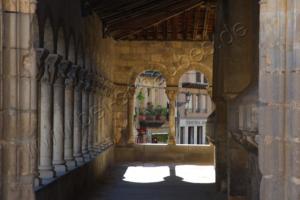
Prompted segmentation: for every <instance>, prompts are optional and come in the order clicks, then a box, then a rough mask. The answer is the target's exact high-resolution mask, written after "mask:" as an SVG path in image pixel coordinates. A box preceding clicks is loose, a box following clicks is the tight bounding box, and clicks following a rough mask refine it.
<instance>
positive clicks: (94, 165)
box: [35, 146, 114, 200]
mask: <svg viewBox="0 0 300 200" xmlns="http://www.w3.org/2000/svg"><path fill="white" fill-rule="evenodd" d="M113 163H114V147H113V146H110V147H108V148H107V149H106V150H103V152H101V153H100V154H99V155H98V156H97V157H95V158H94V159H93V160H92V161H90V162H89V163H86V164H84V165H82V166H80V167H78V168H77V169H75V170H73V171H70V172H69V173H67V174H65V175H63V176H60V177H57V178H56V179H55V180H53V182H51V183H49V184H48V185H47V186H44V187H39V188H37V189H36V191H35V193H36V200H53V199H55V200H66V199H77V198H78V197H79V196H80V197H81V195H83V194H84V193H85V192H88V191H90V190H91V189H93V187H94V186H95V185H96V183H97V182H99V181H100V180H101V177H102V176H103V174H104V173H105V172H106V170H107V169H108V168H109V167H110V166H112V165H113ZM78 200H79V199H78Z"/></svg>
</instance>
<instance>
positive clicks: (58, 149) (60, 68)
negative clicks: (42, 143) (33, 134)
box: [52, 61, 70, 172]
mask: <svg viewBox="0 0 300 200" xmlns="http://www.w3.org/2000/svg"><path fill="white" fill-rule="evenodd" d="M69 66H70V63H69V62H68V61H62V62H61V63H60V64H59V65H57V66H56V67H57V69H56V75H55V77H54V84H53V91H54V94H53V161H52V163H53V165H54V168H55V171H56V172H66V171H67V167H66V162H65V160H64V101H65V98H64V97H65V76H66V75H65V73H66V70H67V69H68V68H69Z"/></svg>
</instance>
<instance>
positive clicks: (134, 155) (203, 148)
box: [115, 144, 214, 165]
mask: <svg viewBox="0 0 300 200" xmlns="http://www.w3.org/2000/svg"><path fill="white" fill-rule="evenodd" d="M115 159H116V162H119V163H122V162H144V161H149V162H150V161H151V162H152V161H153V162H155V161H156V162H177V163H201V164H207V165H214V146H213V145H199V146H198V145H157V144H154V145H151V144H145V145H130V146H117V147H116V148H115Z"/></svg>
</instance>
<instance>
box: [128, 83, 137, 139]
mask: <svg viewBox="0 0 300 200" xmlns="http://www.w3.org/2000/svg"><path fill="white" fill-rule="evenodd" d="M127 92H128V97H127V117H128V121H127V131H128V142H127V144H134V143H135V137H134V130H133V129H134V126H133V115H134V94H135V88H129V89H128V91H127Z"/></svg>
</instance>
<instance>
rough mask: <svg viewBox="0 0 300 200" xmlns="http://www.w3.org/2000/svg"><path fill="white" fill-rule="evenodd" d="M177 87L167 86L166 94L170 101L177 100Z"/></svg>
mask: <svg viewBox="0 0 300 200" xmlns="http://www.w3.org/2000/svg"><path fill="white" fill-rule="evenodd" d="M177 92H178V88H177V87H167V88H166V94H167V97H168V99H169V101H170V102H175V101H176V98H177Z"/></svg>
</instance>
